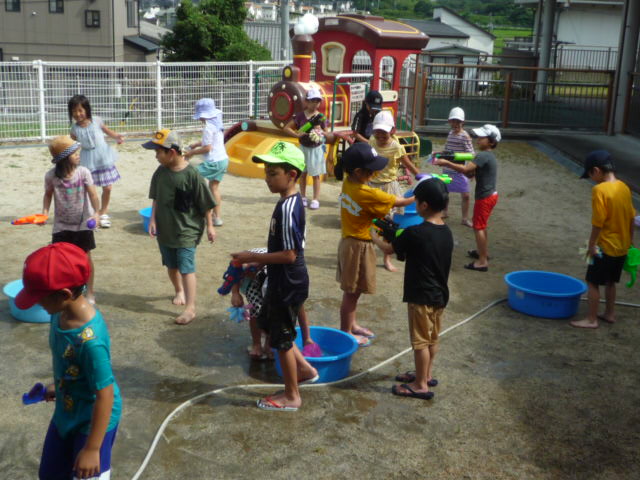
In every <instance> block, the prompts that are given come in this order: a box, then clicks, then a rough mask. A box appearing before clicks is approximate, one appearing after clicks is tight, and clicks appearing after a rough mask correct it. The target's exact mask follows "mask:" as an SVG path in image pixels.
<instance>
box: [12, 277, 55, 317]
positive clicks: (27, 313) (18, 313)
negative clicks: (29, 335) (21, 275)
mask: <svg viewBox="0 0 640 480" xmlns="http://www.w3.org/2000/svg"><path fill="white" fill-rule="evenodd" d="M20 290H22V279H20V280H14V281H13V282H9V283H7V284H6V285H5V286H4V288H3V289H2V292H3V293H4V294H5V295H6V296H7V297H9V311H10V312H11V316H12V317H13V318H15V319H16V320H20V321H21V322H29V323H49V322H50V321H51V315H49V314H48V313H47V311H46V310H45V309H44V308H42V307H41V306H40V305H38V304H37V303H36V304H35V305H34V306H33V307H31V308H28V309H26V310H20V309H19V308H18V307H16V300H15V299H16V296H17V295H18V293H19V292H20Z"/></svg>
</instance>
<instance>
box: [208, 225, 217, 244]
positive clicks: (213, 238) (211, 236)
mask: <svg viewBox="0 0 640 480" xmlns="http://www.w3.org/2000/svg"><path fill="white" fill-rule="evenodd" d="M207 238H208V239H209V243H213V242H215V241H216V229H215V228H213V225H208V226H207Z"/></svg>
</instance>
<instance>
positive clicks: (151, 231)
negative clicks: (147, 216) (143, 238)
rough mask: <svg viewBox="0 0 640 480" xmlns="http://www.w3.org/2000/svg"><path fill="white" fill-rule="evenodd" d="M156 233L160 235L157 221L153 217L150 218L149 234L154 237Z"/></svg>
mask: <svg viewBox="0 0 640 480" xmlns="http://www.w3.org/2000/svg"><path fill="white" fill-rule="evenodd" d="M156 235H158V232H157V231H156V221H155V220H154V219H153V218H152V219H151V220H149V236H150V237H151V238H153V237H155V236H156Z"/></svg>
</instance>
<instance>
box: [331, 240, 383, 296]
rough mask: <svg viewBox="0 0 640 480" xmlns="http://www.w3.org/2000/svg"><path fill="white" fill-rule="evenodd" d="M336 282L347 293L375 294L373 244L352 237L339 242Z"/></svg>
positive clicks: (374, 254)
mask: <svg viewBox="0 0 640 480" xmlns="http://www.w3.org/2000/svg"><path fill="white" fill-rule="evenodd" d="M336 281H338V282H340V288H341V289H342V290H343V291H345V292H347V293H376V251H375V248H374V245H373V242H371V241H370V240H358V239H357V238H353V237H347V238H343V239H341V240H340V243H339V244H338V270H337V272H336Z"/></svg>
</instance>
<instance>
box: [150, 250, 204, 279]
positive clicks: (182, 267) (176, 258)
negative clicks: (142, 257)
mask: <svg viewBox="0 0 640 480" xmlns="http://www.w3.org/2000/svg"><path fill="white" fill-rule="evenodd" d="M158 246H159V247H160V254H161V255H162V265H164V266H165V267H167V268H170V269H176V268H177V269H178V270H179V271H180V273H181V274H182V275H186V274H187V273H195V271H196V247H189V248H172V247H165V246H164V245H160V244H158Z"/></svg>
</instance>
